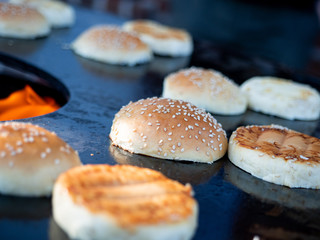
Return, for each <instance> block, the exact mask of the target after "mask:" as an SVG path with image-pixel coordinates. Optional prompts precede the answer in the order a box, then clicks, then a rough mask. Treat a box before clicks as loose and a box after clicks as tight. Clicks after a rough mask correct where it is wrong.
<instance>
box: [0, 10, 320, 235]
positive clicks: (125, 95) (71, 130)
mask: <svg viewBox="0 0 320 240" xmlns="http://www.w3.org/2000/svg"><path fill="white" fill-rule="evenodd" d="M76 13H77V21H76V24H75V25H74V26H73V27H72V28H70V29H62V30H53V32H52V33H51V35H50V36H49V37H47V38H42V39H37V40H32V41H23V40H14V39H0V51H2V52H3V53H5V55H3V54H1V57H0V62H2V63H3V64H7V65H9V66H10V67H18V68H21V69H23V70H25V71H32V72H36V73H35V74H36V75H37V76H40V78H41V77H48V76H47V75H46V73H44V72H42V71H41V70H39V69H38V68H40V69H42V70H43V71H45V72H47V73H48V74H51V75H52V76H53V77H52V79H56V78H57V79H59V80H60V81H61V82H62V83H63V84H64V85H65V87H66V89H64V87H63V86H60V85H59V84H54V85H55V86H57V88H58V89H60V90H61V91H62V92H63V94H65V96H67V99H68V102H67V103H66V104H65V105H64V106H63V107H62V108H61V109H59V110H58V111H56V112H54V113H51V114H48V115H45V116H40V117H35V118H30V119H25V120H23V121H26V122H31V123H33V124H38V125H40V126H42V127H44V128H47V129H48V130H51V131H54V132H56V133H57V134H58V136H60V137H61V138H62V139H64V140H65V141H66V142H68V143H69V144H70V145H71V146H72V147H73V148H74V149H76V150H77V151H79V154H80V158H81V160H82V162H83V163H85V164H87V163H92V164H100V163H106V164H132V165H137V166H143V167H148V168H152V169H156V170H159V171H161V172H163V173H164V174H165V175H167V176H168V177H170V178H172V179H176V180H178V181H180V182H182V183H187V182H190V183H191V184H192V185H193V188H194V191H195V198H196V199H197V201H198V202H199V205H200V214H199V220H198V223H199V224H198V229H197V232H196V235H195V237H194V239H198V240H200V239H201V240H205V239H221V240H224V239H225V240H227V239H253V238H254V237H255V236H256V237H259V239H319V238H320V211H319V210H320V201H319V200H318V199H319V198H320V192H319V191H318V190H306V189H289V188H287V187H282V186H278V185H274V184H271V183H267V182H264V181H262V180H259V179H257V178H255V177H252V176H251V175H249V174H247V173H245V172H244V171H242V170H240V169H238V168H237V167H235V166H234V165H232V164H231V163H230V162H229V161H228V159H227V157H226V156H225V157H224V158H223V159H221V160H219V161H217V162H215V163H213V164H211V165H208V164H198V163H187V162H174V161H166V160H160V159H155V158H150V157H145V156H141V155H134V154H130V153H127V152H125V151H123V150H121V149H118V148H116V147H113V146H111V145H110V141H109V138H108V135H109V132H110V128H111V124H112V120H113V117H114V114H115V113H116V112H117V111H118V110H119V109H120V108H121V107H122V106H123V105H126V104H128V103H129V101H136V100H138V99H141V98H147V97H152V96H160V95H161V92H162V82H163V78H164V77H165V76H166V75H167V74H169V73H171V72H174V71H176V70H178V69H181V68H184V67H190V66H198V67H204V68H214V69H216V70H218V71H221V72H223V73H224V74H225V75H227V76H229V77H230V78H232V79H233V80H234V81H236V82H237V83H241V82H243V81H244V80H245V79H247V78H249V77H252V76H256V75H274V76H279V77H286V78H291V79H294V80H296V81H299V82H306V83H309V84H311V85H312V86H314V87H315V88H317V89H318V90H320V81H319V80H318V79H313V78H311V77H305V76H301V75H299V74H298V73H295V72H294V71H291V70H290V69H286V68H284V67H282V66H278V65H276V64H274V63H270V62H268V61H266V60H263V59H259V58H249V57H246V56H243V55H239V54H236V53H233V52H229V51H228V50H225V49H220V48H219V47H217V46H215V45H214V44H212V43H210V42H204V41H195V51H194V54H193V55H192V56H191V57H190V58H177V59H174V58H164V57H156V58H155V59H154V60H153V61H152V62H151V63H150V64H146V65H139V66H136V67H125V66H112V65H108V64H102V63H99V62H94V61H91V60H87V59H84V58H81V57H79V56H77V55H75V54H74V53H73V52H72V51H71V50H70V49H69V47H68V46H69V44H70V42H71V41H72V40H74V39H75V38H76V37H77V36H78V35H79V34H80V33H82V32H83V31H84V30H86V29H87V28H88V27H90V26H92V25H95V24H121V23H122V22H123V20H122V19H119V18H117V17H115V16H112V15H108V14H106V13H103V12H94V11H90V10H87V9H83V8H76ZM6 54H10V55H11V56H14V57H15V58H18V59H20V60H22V62H21V61H18V60H16V59H12V58H10V57H7V56H6ZM1 59H2V60H1ZM24 62H27V63H28V64H31V65H33V66H35V67H36V68H34V67H32V66H30V65H28V64H25V63H24ZM49 78H51V77H49ZM52 79H51V80H52ZM2 81H4V79H2ZM52 81H53V82H54V81H55V80H52ZM214 116H215V117H216V118H217V120H218V121H219V122H221V123H222V125H223V127H224V129H225V130H226V131H227V133H228V135H230V134H231V132H232V131H233V130H235V129H236V127H238V126H240V125H249V124H271V123H274V124H280V125H283V126H286V127H289V128H291V129H295V130H298V131H300V132H304V133H307V134H309V135H313V136H316V137H318V138H319V136H320V124H319V121H288V120H284V119H280V118H276V117H272V116H267V115H263V114H259V113H255V112H252V111H249V110H248V111H247V112H246V113H245V114H243V115H239V116H218V115H214ZM0 217H1V219H0V229H1V230H0V239H68V237H67V236H66V235H65V233H64V232H63V231H62V230H61V229H60V228H59V227H58V226H57V225H56V223H55V222H54V221H53V219H52V212H51V199H50V198H17V197H11V196H3V195H1V196H0ZM255 239H258V238H255Z"/></svg>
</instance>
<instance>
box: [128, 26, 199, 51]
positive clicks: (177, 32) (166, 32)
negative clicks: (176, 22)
mask: <svg viewBox="0 0 320 240" xmlns="http://www.w3.org/2000/svg"><path fill="white" fill-rule="evenodd" d="M123 29H124V30H126V31H129V32H134V33H136V34H137V35H138V36H139V37H140V38H141V39H142V41H144V42H145V43H147V44H148V45H149V46H150V48H151V49H152V51H153V52H154V53H155V54H158V55H164V56H171V57H182V56H189V55H191V53H192V51H193V43H192V37H191V36H190V34H189V33H188V32H187V31H185V30H183V29H178V28H172V27H169V26H165V25H163V24H160V23H157V22H154V21H150V20H135V21H128V22H126V23H125V24H124V25H123Z"/></svg>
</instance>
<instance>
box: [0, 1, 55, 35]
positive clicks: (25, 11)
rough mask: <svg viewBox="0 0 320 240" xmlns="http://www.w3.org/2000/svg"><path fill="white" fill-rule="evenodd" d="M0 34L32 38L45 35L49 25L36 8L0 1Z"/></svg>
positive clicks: (48, 30)
mask: <svg viewBox="0 0 320 240" xmlns="http://www.w3.org/2000/svg"><path fill="white" fill-rule="evenodd" d="M0 22H1V24H0V36H2V37H12V38H22V39H34V38H37V37H43V36H47V35H48V34H49V33H50V25H49V23H48V21H47V19H46V18H45V17H44V16H43V15H42V14H41V13H40V12H38V11H37V10H36V9H33V8H29V7H27V6H23V5H14V4H10V3H3V2H0Z"/></svg>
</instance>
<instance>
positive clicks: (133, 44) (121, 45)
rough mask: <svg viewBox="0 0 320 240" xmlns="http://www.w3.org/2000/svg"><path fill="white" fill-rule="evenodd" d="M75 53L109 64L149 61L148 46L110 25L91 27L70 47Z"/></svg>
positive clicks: (135, 37)
mask: <svg viewBox="0 0 320 240" xmlns="http://www.w3.org/2000/svg"><path fill="white" fill-rule="evenodd" d="M71 47H72V49H73V50H74V52H75V53H77V54H79V55H80V56H82V57H85V58H90V59H93V60H96V61H101V62H105V63H109V64H122V65H130V66H132V65H136V64H139V63H145V62H148V61H150V60H151V58H152V52H151V50H150V48H149V47H148V45H146V44H145V43H143V42H142V41H141V40H140V39H139V38H138V37H137V36H135V35H133V34H131V33H128V32H125V31H122V30H121V29H120V28H119V27H116V26H111V25H100V26H93V27H91V28H89V29H87V30H86V31H85V32H83V33H82V34H81V35H80V36H79V37H78V38H77V39H76V40H75V41H74V42H73V43H72V45H71Z"/></svg>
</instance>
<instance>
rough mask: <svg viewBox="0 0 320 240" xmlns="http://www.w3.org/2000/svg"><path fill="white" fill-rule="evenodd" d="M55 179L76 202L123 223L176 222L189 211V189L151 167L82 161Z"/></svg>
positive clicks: (187, 214) (190, 208)
mask: <svg viewBox="0 0 320 240" xmlns="http://www.w3.org/2000/svg"><path fill="white" fill-rule="evenodd" d="M59 182H60V183H62V184H63V185H64V186H65V187H66V188H67V189H68V192H69V194H70V196H71V197H72V199H73V201H74V202H75V203H76V204H79V205H82V206H84V207H86V208H87V209H88V210H89V211H91V212H93V213H99V214H106V215H111V216H113V217H114V218H115V219H116V220H117V221H118V223H120V224H121V225H123V226H127V227H129V226H132V225H136V224H155V223H161V222H164V223H168V222H179V221H181V220H184V219H185V218H187V217H188V216H190V215H191V214H192V210H193V207H194V204H195V200H194V199H193V198H192V197H191V192H192V189H191V187H190V186H184V185H182V184H180V183H178V182H176V181H173V180H170V179H168V178H166V177H165V176H164V175H162V174H161V173H159V172H156V171H154V170H150V169H145V168H139V167H134V166H129V165H116V166H109V165H86V166H83V167H79V168H75V169H73V170H71V171H68V172H67V173H65V174H64V175H63V176H62V177H61V178H60V179H59Z"/></svg>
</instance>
